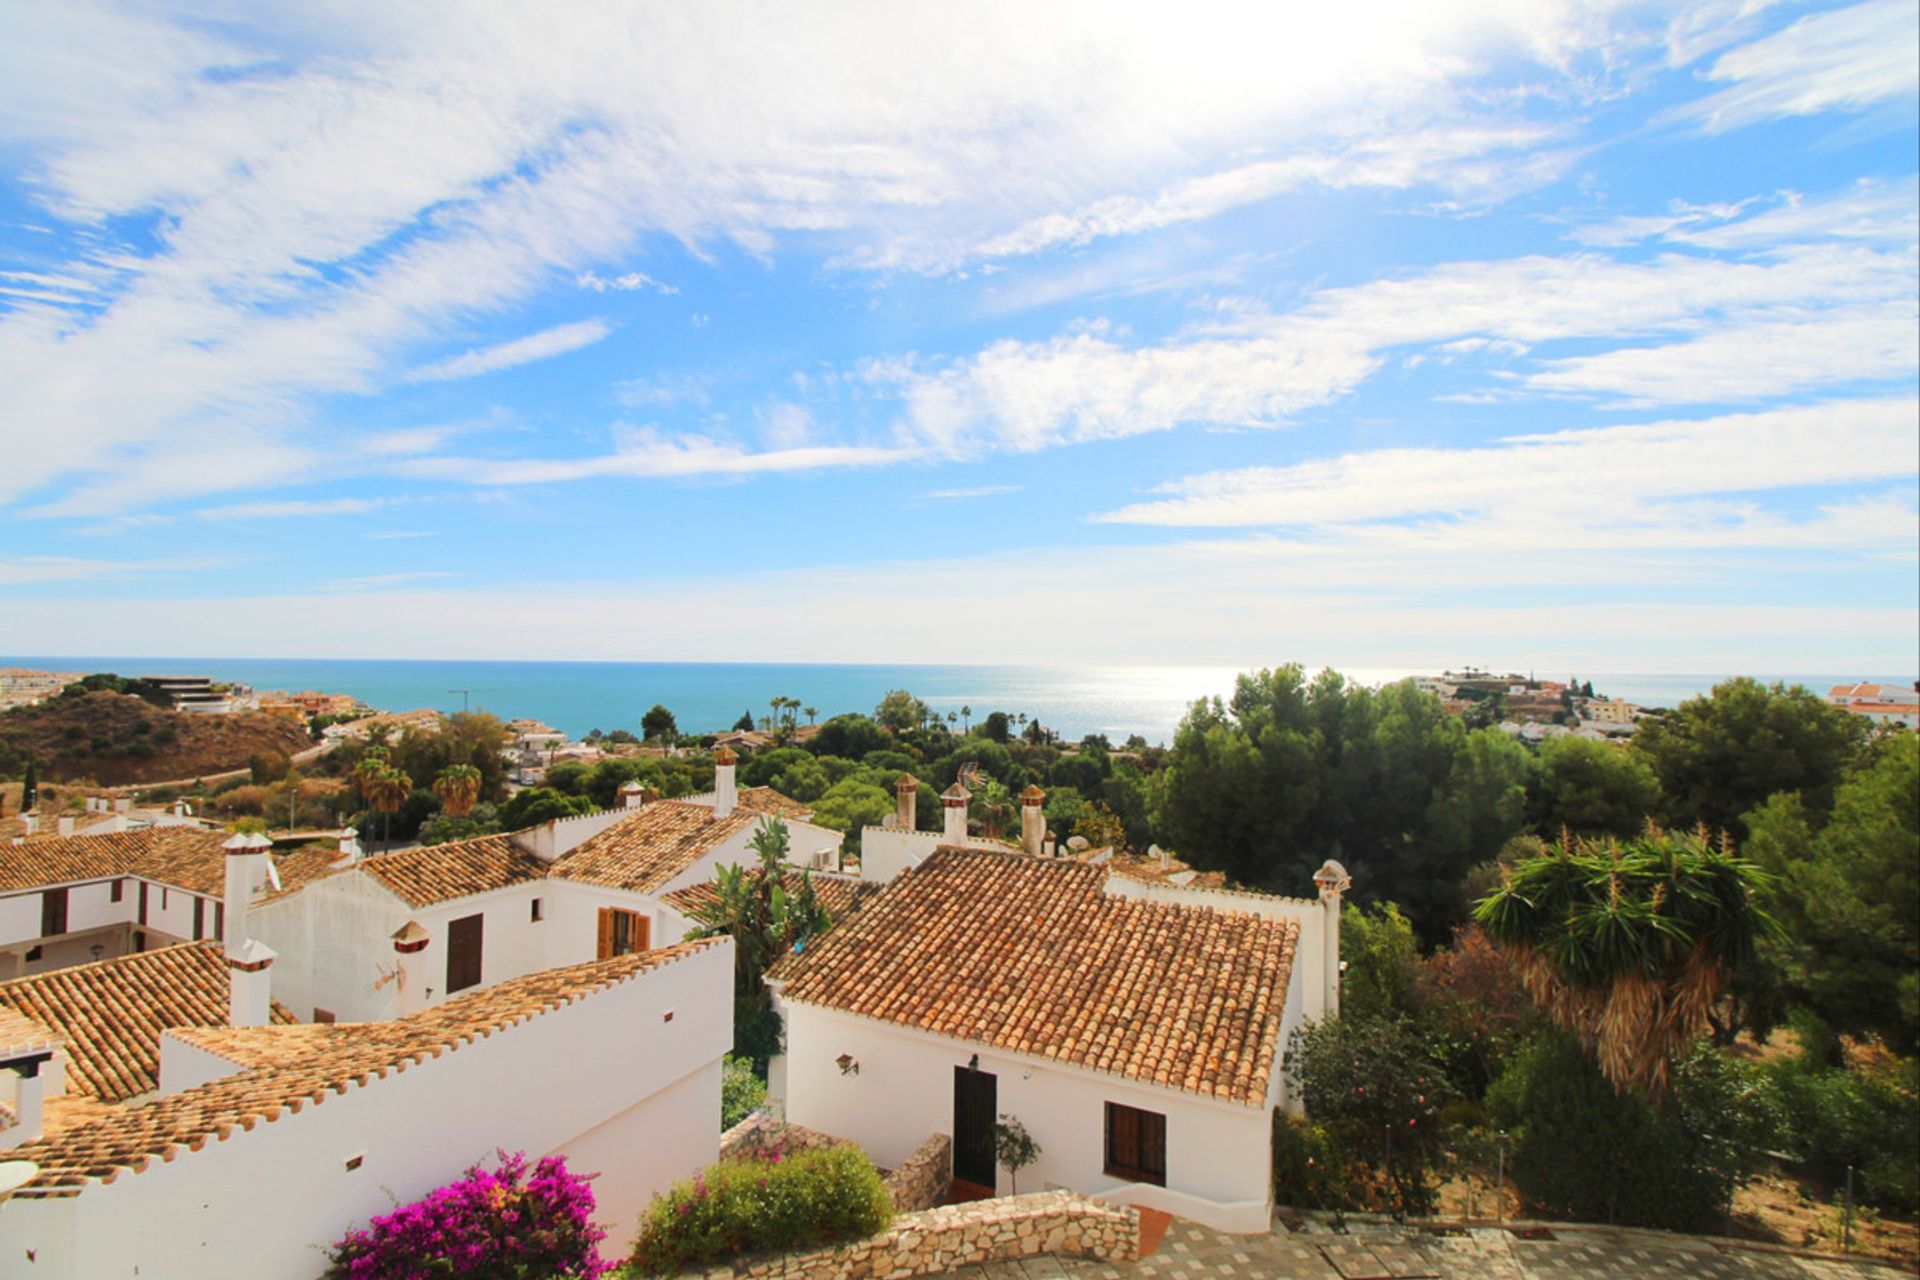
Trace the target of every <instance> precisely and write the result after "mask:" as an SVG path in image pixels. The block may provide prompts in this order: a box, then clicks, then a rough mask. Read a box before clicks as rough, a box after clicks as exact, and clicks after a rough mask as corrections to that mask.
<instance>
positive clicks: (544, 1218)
mask: <svg viewBox="0 0 1920 1280" xmlns="http://www.w3.org/2000/svg"><path fill="white" fill-rule="evenodd" d="M498 1154H499V1158H500V1167H499V1168H497V1169H494V1170H491V1171H489V1170H486V1169H483V1168H481V1167H480V1166H479V1165H475V1166H474V1167H473V1168H471V1169H469V1170H467V1172H466V1175H465V1176H464V1177H462V1178H461V1179H460V1180H459V1181H458V1182H454V1183H450V1184H448V1185H447V1186H444V1187H442V1188H440V1189H439V1190H438V1191H435V1192H434V1193H432V1194H431V1195H429V1196H427V1197H426V1198H425V1199H423V1200H416V1201H414V1202H413V1203H412V1204H409V1205H402V1206H401V1207H400V1208H398V1209H395V1210H394V1211H393V1212H392V1213H390V1214H387V1215H386V1216H385V1217H381V1218H375V1219H373V1221H372V1222H370V1223H369V1224H368V1225H367V1227H366V1229H365V1230H357V1231H349V1232H347V1234H346V1235H345V1236H343V1237H341V1239H340V1241H339V1242H338V1243H337V1244H335V1245H334V1246H333V1248H331V1249H330V1250H328V1251H327V1260H328V1263H329V1265H328V1267H327V1280H428V1277H475V1280H480V1278H482V1277H484V1278H486V1280H493V1277H506V1276H539V1277H542V1278H543V1280H544V1278H546V1277H555V1278H558V1277H583V1278H584V1280H594V1278H595V1277H598V1276H601V1275H604V1274H605V1273H606V1272H607V1270H608V1266H607V1264H606V1263H604V1262H602V1261H601V1260H600V1253H599V1250H598V1249H597V1248H596V1247H595V1246H596V1245H598V1244H599V1242H600V1239H601V1237H603V1236H604V1235H605V1234H606V1233H605V1232H604V1231H601V1230H600V1229H599V1228H598V1227H596V1226H594V1225H593V1221H592V1217H593V1191H592V1190H591V1189H590V1188H589V1187H588V1186H587V1182H588V1179H589V1178H590V1177H591V1176H592V1175H585V1176H582V1175H579V1174H573V1173H569V1172H568V1171H567V1165H566V1160H565V1159H564V1158H563V1157H560V1156H546V1157H543V1158H542V1159H541V1160H540V1162H539V1163H538V1164H535V1165H533V1166H532V1167H531V1168H529V1167H528V1164H527V1158H526V1156H525V1155H524V1154H522V1153H520V1152H515V1153H514V1154H512V1155H508V1154H507V1153H506V1152H504V1151H502V1152H500V1153H498Z"/></svg>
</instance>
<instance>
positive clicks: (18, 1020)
mask: <svg viewBox="0 0 1920 1280" xmlns="http://www.w3.org/2000/svg"><path fill="white" fill-rule="evenodd" d="M59 1043H60V1037H59V1036H57V1035H55V1034H54V1033H53V1032H52V1031H51V1030H49V1029H48V1028H47V1027H46V1026H45V1025H44V1024H42V1023H38V1022H35V1021H34V1020H33V1019H32V1018H29V1017H27V1016H26V1015H25V1014H23V1013H20V1012H18V1011H17V1010H14V1009H12V1008H9V1007H6V1006H0V1062H4V1061H6V1060H7V1059H8V1058H23V1057H26V1056H27V1055H29V1054H34V1053H44V1052H46V1051H47V1050H49V1049H52V1048H54V1047H55V1046H56V1045H58V1044H59Z"/></svg>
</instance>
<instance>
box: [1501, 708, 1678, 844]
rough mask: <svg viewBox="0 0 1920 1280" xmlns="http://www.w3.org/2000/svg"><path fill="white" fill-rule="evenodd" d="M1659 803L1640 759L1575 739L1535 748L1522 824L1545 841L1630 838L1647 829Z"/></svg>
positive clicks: (1552, 741) (1644, 762)
mask: <svg viewBox="0 0 1920 1280" xmlns="http://www.w3.org/2000/svg"><path fill="white" fill-rule="evenodd" d="M1659 798H1660V781H1659V779H1657V778H1655V777H1654V775H1653V766H1652V765H1650V764H1649V763H1648V762H1647V757H1646V756H1645V754H1644V753H1641V752H1636V751H1633V750H1630V749H1625V748H1621V747H1617V746H1614V745H1613V744H1612V743H1608V742H1596V741H1594V740H1593V739H1591V738H1576V737H1573V736H1572V735H1571V734H1569V735H1567V736H1565V737H1560V738H1548V739H1547V740H1546V741H1545V742H1543V743H1542V744H1541V745H1540V759H1539V763H1538V767H1537V769H1536V771H1535V774H1534V779H1533V785H1532V786H1531V787H1530V788H1529V789H1528V792H1527V821H1528V822H1529V823H1531V824H1532V826H1533V828H1534V830H1536V831H1538V832H1540V834H1541V835H1543V836H1546V837H1547V838H1548V839H1552V838H1553V837H1555V836H1557V835H1559V834H1560V833H1561V832H1562V831H1572V832H1574V833H1576V834H1578V835H1614V836H1631V835H1635V834H1637V833H1638V832H1639V830H1640V829H1641V828H1642V827H1644V826H1646V825H1647V819H1648V817H1649V816H1651V815H1652V814H1653V812H1654V808H1655V806H1656V804H1658V802H1659Z"/></svg>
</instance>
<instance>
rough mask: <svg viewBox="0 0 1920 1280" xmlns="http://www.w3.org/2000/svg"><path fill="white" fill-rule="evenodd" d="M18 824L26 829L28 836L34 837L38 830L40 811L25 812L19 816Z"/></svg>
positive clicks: (30, 810)
mask: <svg viewBox="0 0 1920 1280" xmlns="http://www.w3.org/2000/svg"><path fill="white" fill-rule="evenodd" d="M20 822H21V824H22V825H23V826H25V827H26V829H27V834H28V835H34V834H35V833H37V832H38V831H39V830H40V811H39V810H38V809H29V810H27V811H26V812H25V813H23V814H21V815H20Z"/></svg>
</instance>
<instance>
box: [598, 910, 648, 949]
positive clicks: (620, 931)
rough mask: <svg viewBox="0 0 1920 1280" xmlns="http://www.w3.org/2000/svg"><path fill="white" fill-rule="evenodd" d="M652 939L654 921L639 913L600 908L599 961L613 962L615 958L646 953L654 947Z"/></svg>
mask: <svg viewBox="0 0 1920 1280" xmlns="http://www.w3.org/2000/svg"><path fill="white" fill-rule="evenodd" d="M652 937H653V921H651V920H649V919H648V918H647V917H646V916H643V915H641V914H640V913H639V912H638V911H622V910H620V908H618V907H602V908H600V947H599V952H598V957H599V959H602V960H611V959H612V958H613V957H615V956H624V955H628V954H630V953H632V952H635V951H645V950H646V949H647V948H648V947H650V946H652V945H653V942H652Z"/></svg>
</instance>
